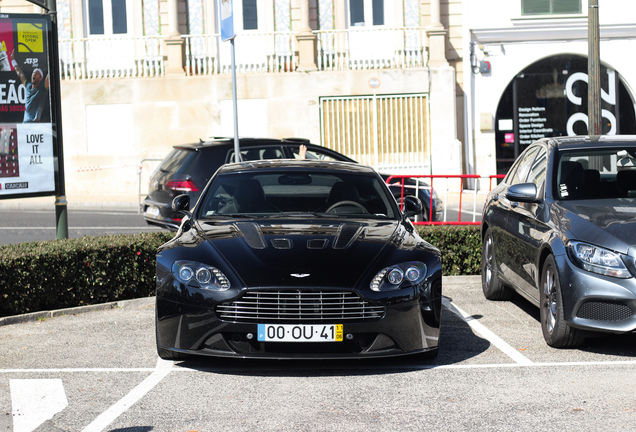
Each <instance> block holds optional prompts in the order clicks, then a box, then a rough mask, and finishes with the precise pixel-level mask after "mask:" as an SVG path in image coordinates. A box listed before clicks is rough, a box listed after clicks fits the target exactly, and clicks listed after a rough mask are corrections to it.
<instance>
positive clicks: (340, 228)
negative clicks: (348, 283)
mask: <svg viewBox="0 0 636 432" xmlns="http://www.w3.org/2000/svg"><path fill="white" fill-rule="evenodd" d="M235 226H236V228H237V230H238V231H239V232H240V233H241V234H242V236H243V238H244V239H245V242H246V243H247V244H248V245H249V246H250V247H251V248H253V249H267V248H268V247H269V246H273V247H274V248H276V249H292V248H293V244H294V243H293V241H292V240H291V239H290V238H289V237H278V236H277V237H273V238H272V237H271V234H278V235H280V234H285V235H303V236H316V235H318V236H319V237H318V238H313V239H308V240H307V242H306V243H305V242H303V243H305V244H306V245H307V248H308V249H324V248H326V247H327V246H328V245H330V244H331V246H332V247H333V248H334V249H347V248H349V247H351V245H352V244H353V243H354V242H355V241H356V240H361V239H362V238H363V237H364V232H365V228H364V225H362V224H358V223H343V224H340V225H329V226H322V227H319V228H318V227H316V226H315V225H314V226H312V227H310V226H307V227H305V228H304V229H303V228H301V229H299V228H298V227H296V228H295V230H293V231H290V232H283V231H275V232H270V231H272V229H271V227H269V226H261V225H259V224H257V223H254V222H236V223H235ZM264 231H265V233H264ZM323 236H324V237H323ZM268 239H269V240H268ZM330 240H331V241H330Z"/></svg>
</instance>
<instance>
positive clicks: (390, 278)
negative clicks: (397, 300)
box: [369, 262, 426, 291]
mask: <svg viewBox="0 0 636 432" xmlns="http://www.w3.org/2000/svg"><path fill="white" fill-rule="evenodd" d="M425 277H426V264H424V263H422V262H407V263H402V264H396V265H393V266H391V267H386V268H383V269H382V270H380V271H379V272H378V274H376V275H375V277H374V278H373V280H372V281H371V283H370V284H369V287H370V288H371V289H372V290H373V291H390V290H396V289H399V288H402V287H405V286H411V285H417V284H419V283H420V282H422V281H423V280H424V278H425Z"/></svg>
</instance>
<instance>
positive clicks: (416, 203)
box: [403, 195, 423, 216]
mask: <svg viewBox="0 0 636 432" xmlns="http://www.w3.org/2000/svg"><path fill="white" fill-rule="evenodd" d="M403 204H404V214H405V215H406V216H415V215H419V214H421V213H422V209H423V206H422V201H421V200H420V199H419V198H418V197H416V196H414V195H407V196H405V197H404V201H403Z"/></svg>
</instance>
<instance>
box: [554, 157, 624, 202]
mask: <svg viewBox="0 0 636 432" xmlns="http://www.w3.org/2000/svg"><path fill="white" fill-rule="evenodd" d="M556 187H557V191H556V195H557V196H558V197H559V198H560V199H564V200H575V199H576V200H585V199H597V198H633V197H636V148H614V149H607V148H602V149H586V150H568V151H564V152H562V153H561V156H560V158H559V167H558V173H557V183H556Z"/></svg>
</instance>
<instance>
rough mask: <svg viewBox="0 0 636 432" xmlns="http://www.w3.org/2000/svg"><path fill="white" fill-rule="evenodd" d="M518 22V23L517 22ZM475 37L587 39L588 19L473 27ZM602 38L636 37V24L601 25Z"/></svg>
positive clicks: (493, 40)
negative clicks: (568, 21)
mask: <svg viewBox="0 0 636 432" xmlns="http://www.w3.org/2000/svg"><path fill="white" fill-rule="evenodd" d="M517 24H518V23H517ZM471 33H472V35H473V38H474V39H475V40H476V41H477V42H479V43H482V44H487V43H510V42H513V43H514V42H539V41H546V42H548V41H549V42H554V41H568V40H587V20H584V22H581V20H577V22H572V23H559V22H554V21H552V22H550V23H549V25H548V24H546V23H532V24H529V23H526V22H524V23H523V24H522V25H516V26H515V27H506V28H489V29H471ZM600 38H601V39H632V38H634V39H636V24H610V25H601V26H600Z"/></svg>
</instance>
